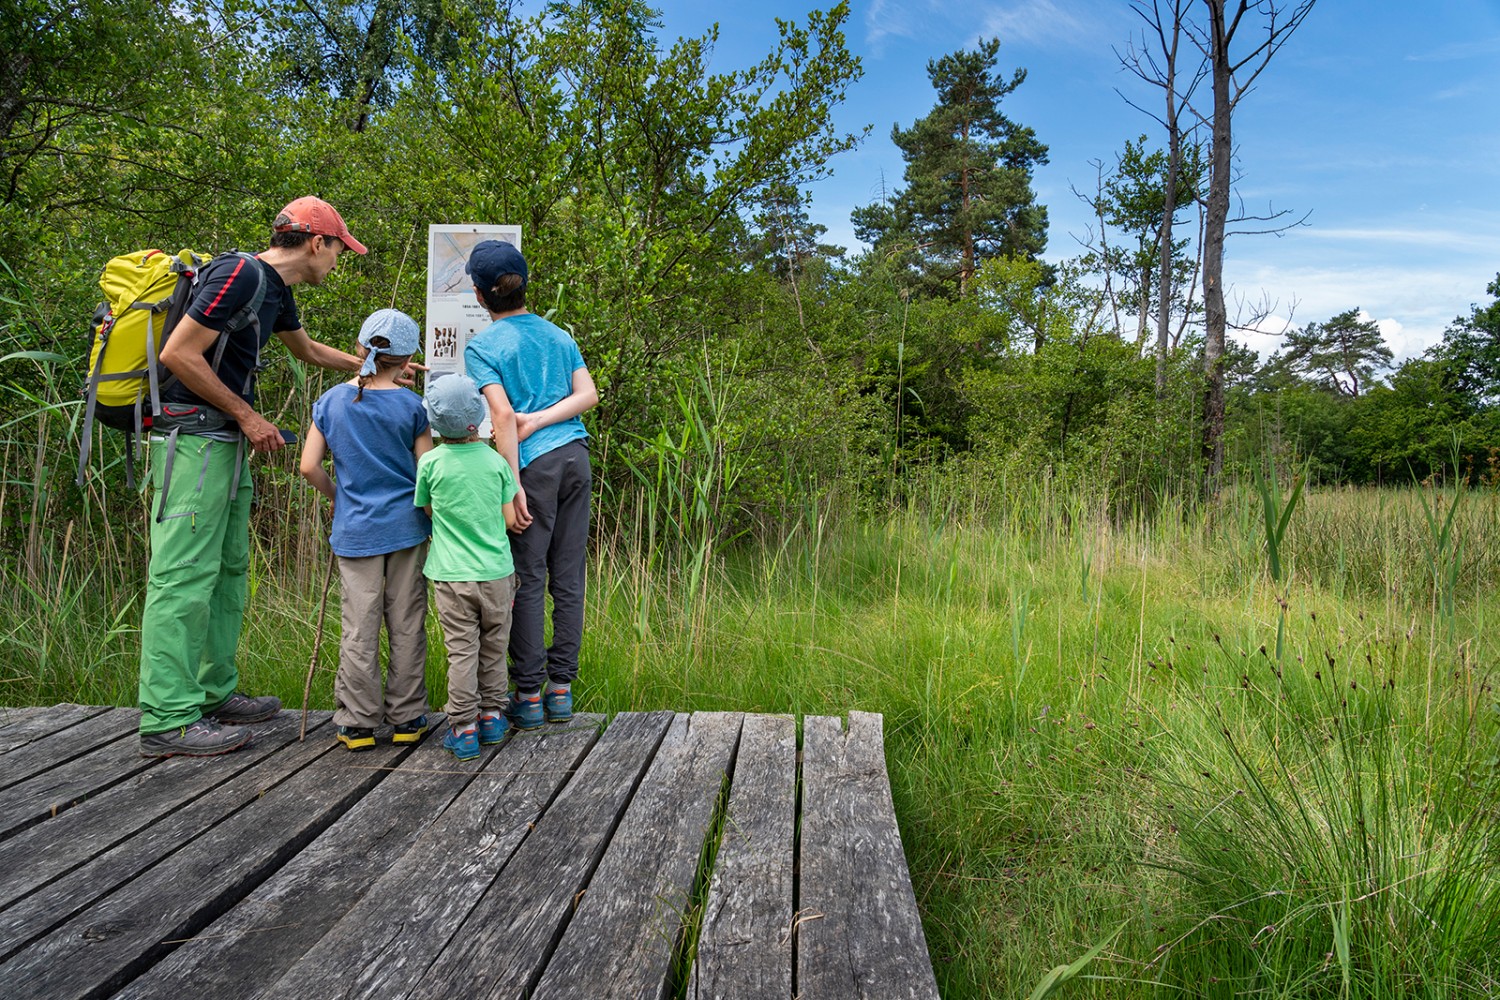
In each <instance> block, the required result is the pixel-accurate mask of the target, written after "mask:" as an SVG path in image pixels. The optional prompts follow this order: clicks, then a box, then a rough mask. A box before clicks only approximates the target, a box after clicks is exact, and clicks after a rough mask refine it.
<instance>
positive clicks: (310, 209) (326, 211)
mask: <svg viewBox="0 0 1500 1000" xmlns="http://www.w3.org/2000/svg"><path fill="white" fill-rule="evenodd" d="M271 229H272V231H273V232H278V233H312V234H313V235H315V236H335V237H337V238H338V239H339V240H341V241H343V244H344V246H346V247H348V248H349V249H350V250H353V251H354V252H355V253H358V254H362V253H365V252H366V249H365V245H364V244H363V243H361V242H360V241H359V240H357V239H355V238H354V236H353V235H352V234H350V232H349V227H348V226H347V225H345V224H344V217H343V216H341V215H339V213H338V212H337V210H335V209H334V207H333V206H332V205H330V204H328V202H326V201H324V200H323V199H322V198H313V197H307V198H298V199H297V200H296V201H294V202H292V203H291V204H289V205H287V207H286V208H283V209H282V210H281V212H280V213H279V214H278V215H277V216H276V221H275V222H274V223H272V225H271Z"/></svg>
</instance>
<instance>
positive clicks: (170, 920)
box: [0, 713, 410, 1000]
mask: <svg viewBox="0 0 1500 1000" xmlns="http://www.w3.org/2000/svg"><path fill="white" fill-rule="evenodd" d="M292 715H293V713H284V715H283V718H286V717H291V716H292ZM333 746H334V744H333V743H332V741H324V740H317V741H314V742H308V743H292V744H290V745H289V746H288V747H287V748H286V749H284V750H282V751H281V752H279V753H276V754H273V755H271V756H270V757H269V758H268V759H267V760H266V761H265V762H264V763H263V764H262V765H261V766H260V767H258V768H256V769H254V770H252V771H249V772H247V773H245V774H243V775H241V776H238V777H236V778H234V779H231V780H230V781H229V782H227V783H226V784H225V785H223V786H221V787H220V788H219V789H217V790H216V791H215V792H214V793H212V794H210V795H206V796H204V797H203V798H200V799H198V800H197V801H195V802H193V803H191V804H190V805H188V806H186V807H184V808H183V809H182V810H180V811H178V812H177V813H174V814H172V815H171V816H169V817H166V818H165V819H163V820H162V821H161V822H160V823H157V824H155V825H153V826H152V827H150V828H149V829H147V830H145V831H142V832H141V833H140V834H138V835H136V836H135V837H132V838H131V839H130V840H127V841H126V842H125V843H123V844H121V845H120V846H119V847H117V848H115V850H113V851H110V852H109V853H108V854H106V855H103V856H102V857H101V858H99V859H96V861H95V862H92V863H90V864H88V865H85V866H84V867H83V868H80V869H77V870H76V871H75V872H73V873H72V874H70V875H69V876H68V877H66V878H63V879H60V880H58V881H57V882H55V883H53V884H52V885H49V886H46V887H44V888H43V889H41V890H40V891H38V892H35V893H33V894H31V895H30V896H28V897H26V899H25V900H23V901H22V902H21V903H20V904H19V905H18V906H16V907H13V908H12V909H10V910H7V911H6V912H5V913H3V914H0V923H4V922H8V921H9V920H10V919H11V917H12V914H14V913H16V912H17V911H23V910H29V911H31V913H32V919H33V920H37V919H43V920H45V919H48V918H47V917H46V915H45V913H44V914H43V916H42V917H41V918H38V917H37V916H36V915H35V910H36V908H37V906H38V905H39V904H40V905H41V906H42V907H44V908H45V903H46V901H47V900H48V899H49V898H50V897H52V896H54V895H57V894H58V893H59V892H62V893H65V894H71V895H72V898H73V899H74V901H75V902H76V900H77V899H78V898H80V897H83V896H84V895H86V891H80V889H79V887H78V881H79V879H80V878H86V877H88V876H90V875H94V876H97V877H99V878H100V879H101V880H110V879H113V881H114V884H115V886H116V887H117V888H115V890H114V891H113V892H112V893H110V894H109V895H108V896H102V897H101V896H99V894H98V893H95V894H94V897H93V902H92V905H90V906H89V908H88V909H87V910H85V911H83V912H77V909H76V907H74V909H73V912H75V913H77V915H76V916H74V917H73V918H72V919H70V920H68V921H67V923H65V924H63V925H61V926H54V925H53V924H46V925H45V926H50V927H52V928H53V929H51V930H50V931H48V932H47V933H46V934H45V935H44V936H42V937H40V938H36V939H35V940H33V941H32V942H31V943H30V944H28V945H27V946H26V947H25V948H23V949H22V950H20V951H19V952H17V953H16V954H14V955H13V956H11V957H10V958H9V959H8V960H7V961H6V962H5V963H4V964H3V965H0V982H9V983H12V984H15V989H16V991H17V992H18V994H19V995H22V996H26V997H33V998H37V1000H44V998H53V997H85V996H88V997H93V996H102V995H107V994H108V993H109V992H112V991H114V990H116V989H118V988H120V987H121V986H123V985H124V984H125V983H126V982H127V981H129V980H130V979H133V978H134V977H135V976H136V975H138V974H139V973H140V972H142V971H144V970H145V969H146V968H149V967H150V966H151V965H152V964H154V963H155V962H156V961H158V960H159V959H160V958H161V957H162V955H164V954H165V953H166V952H168V951H170V950H171V948H173V947H175V943H177V942H180V941H181V940H183V939H186V938H189V937H192V936H193V935H195V934H196V933H197V932H198V931H200V930H201V929H202V928H203V927H204V926H206V925H207V924H208V923H210V922H212V921H213V920H214V919H215V918H217V917H218V916H219V915H220V914H221V913H223V912H224V911H225V910H227V909H228V908H229V907H230V906H231V905H233V904H234V903H235V902H236V901H238V900H239V899H240V898H242V897H243V896H244V895H245V894H246V893H247V892H249V891H250V890H251V889H253V888H254V887H255V886H256V885H258V884H259V883H260V882H261V881H262V880H263V879H264V878H265V877H266V876H267V875H268V874H270V873H271V872H272V871H274V870H275V869H276V868H278V867H280V865H281V864H283V863H284V862H285V861H286V860H287V859H288V858H289V857H291V856H292V855H293V854H295V853H296V852H297V851H298V850H300V849H301V848H302V847H304V846H305V845H306V844H307V843H308V842H310V841H311V840H312V838H313V837H315V836H316V835H317V834H318V833H320V832H321V831H322V830H323V829H324V828H326V827H327V826H328V825H329V824H330V823H332V822H333V821H334V820H336V819H337V818H338V816H339V815H341V814H342V813H343V812H344V811H345V810H346V809H347V808H348V807H349V806H350V805H351V804H352V803H353V802H354V801H356V800H357V799H358V797H359V796H360V795H362V794H363V793H364V792H365V791H366V790H368V788H369V787H371V786H372V785H374V784H375V783H378V782H379V780H380V779H381V778H382V777H384V774H385V771H384V770H383V769H382V766H383V765H393V764H395V763H396V762H397V761H398V760H400V759H401V758H403V757H405V756H406V755H407V754H408V753H410V749H409V748H406V747H402V748H395V747H390V746H382V747H377V748H376V749H375V750H373V751H370V752H369V753H368V754H367V755H366V757H367V759H368V761H369V765H370V766H367V767H361V768H349V767H339V768H329V767H323V768H314V767H307V766H306V765H307V764H308V763H310V762H311V761H314V760H317V759H318V758H319V757H321V756H322V755H324V754H326V753H328V752H329V750H330V749H332V747H333ZM143 859H149V860H148V861H146V862H145V863H152V862H158V861H159V863H154V864H152V866H151V867H149V868H145V869H144V870H142V868H143ZM117 864H120V865H125V866H133V867H134V869H135V870H136V871H138V872H139V874H138V875H136V877H135V878H134V879H131V880H130V881H128V882H123V883H122V881H121V879H120V877H119V876H118V875H117V872H116V865H117ZM0 940H5V941H10V940H14V938H13V937H12V935H11V934H10V932H9V930H8V929H3V928H0Z"/></svg>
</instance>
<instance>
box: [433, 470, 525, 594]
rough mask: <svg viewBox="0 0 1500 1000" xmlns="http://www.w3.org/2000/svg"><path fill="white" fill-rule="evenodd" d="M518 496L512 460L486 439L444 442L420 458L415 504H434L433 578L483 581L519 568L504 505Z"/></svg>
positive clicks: (508, 573)
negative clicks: (506, 532)
mask: <svg viewBox="0 0 1500 1000" xmlns="http://www.w3.org/2000/svg"><path fill="white" fill-rule="evenodd" d="M515 495H516V477H515V475H514V474H512V473H511V471H510V463H509V462H507V461H506V460H505V459H503V458H501V457H500V455H499V454H498V453H497V452H496V451H495V449H493V448H491V447H490V446H489V443H488V442H485V441H471V442H468V443H466V444H440V445H438V446H437V447H436V448H434V449H432V450H431V451H429V452H428V453H427V454H425V455H423V456H422V457H421V458H420V459H418V460H417V506H418V507H425V506H426V505H427V504H432V546H431V548H429V549H428V550H427V565H426V568H425V569H424V571H423V572H425V573H426V574H427V579H429V580H448V581H458V582H470V583H483V582H484V581H486V580H501V579H504V578H505V577H507V576H510V575H511V574H512V573H514V572H515V571H516V567H515V563H514V562H512V561H511V558H510V539H509V538H507V537H506V536H505V512H504V510H503V509H502V508H503V507H504V506H505V504H507V503H509V502H510V501H511V499H512V498H513V497H514V496H515Z"/></svg>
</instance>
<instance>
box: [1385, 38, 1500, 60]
mask: <svg viewBox="0 0 1500 1000" xmlns="http://www.w3.org/2000/svg"><path fill="white" fill-rule="evenodd" d="M1496 53H1500V35H1495V36H1493V37H1490V38H1476V39H1474V40H1472V41H1467V42H1454V43H1453V44H1451V45H1444V46H1442V47H1441V48H1436V49H1433V50H1431V51H1429V52H1414V53H1412V54H1411V55H1409V56H1407V57H1406V61H1407V62H1452V61H1454V60H1457V59H1479V58H1484V57H1487V56H1491V55H1495V54H1496Z"/></svg>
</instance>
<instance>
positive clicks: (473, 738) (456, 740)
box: [443, 726, 479, 760]
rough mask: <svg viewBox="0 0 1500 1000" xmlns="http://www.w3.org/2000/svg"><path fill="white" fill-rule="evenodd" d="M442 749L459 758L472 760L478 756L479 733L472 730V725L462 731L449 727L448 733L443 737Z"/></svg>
mask: <svg viewBox="0 0 1500 1000" xmlns="http://www.w3.org/2000/svg"><path fill="white" fill-rule="evenodd" d="M443 749H444V750H446V751H448V752H449V753H451V754H452V755H453V756H455V757H457V758H458V759H459V760H473V759H474V758H475V757H478V756H479V735H478V734H477V733H475V732H474V727H473V726H470V727H469V728H467V729H465V730H463V731H462V732H460V731H459V730H457V729H450V730H448V735H447V736H444V737H443Z"/></svg>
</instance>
